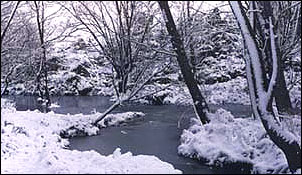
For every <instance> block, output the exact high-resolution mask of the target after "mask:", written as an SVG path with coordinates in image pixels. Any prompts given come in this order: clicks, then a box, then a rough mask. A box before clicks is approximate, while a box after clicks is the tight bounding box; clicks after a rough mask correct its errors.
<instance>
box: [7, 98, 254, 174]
mask: <svg viewBox="0 0 302 175" xmlns="http://www.w3.org/2000/svg"><path fill="white" fill-rule="evenodd" d="M6 98H10V99H12V100H14V101H15V103H16V109H17V110H21V111H24V110H28V109H29V110H34V109H37V108H38V109H39V108H41V107H40V105H39V103H38V102H37V100H36V97H33V96H9V97H6ZM52 102H55V103H57V104H59V106H60V107H58V108H53V109H52V110H53V111H54V112H56V113H61V114H67V113H70V114H77V113H83V114H89V113H91V112H92V111H97V112H103V111H104V110H105V109H106V108H108V107H109V106H110V105H111V104H112V102H110V101H109V98H108V97H102V96H60V97H52ZM209 107H210V109H211V111H212V112H214V111H215V110H217V109H218V108H224V109H227V110H229V111H231V112H232V114H233V115H234V116H236V117H248V116H250V115H251V107H250V106H246V105H238V104H224V105H209ZM127 111H139V112H143V113H145V114H146V116H145V117H144V118H143V120H137V121H134V122H132V123H130V124H126V125H123V126H119V127H109V128H105V129H102V131H101V132H100V134H99V135H96V136H84V137H83V136H82V137H74V138H71V139H69V141H70V147H69V149H71V150H74V149H76V150H81V151H85V150H91V149H93V150H95V151H97V152H99V153H101V154H103V155H108V154H112V152H113V151H114V150H115V149H116V148H117V147H119V148H121V150H122V153H125V152H127V151H131V152H132V153H133V154H134V155H138V154H145V155H155V156H157V157H159V158H160V159H161V160H163V161H166V162H169V163H171V164H172V165H173V166H174V167H175V168H177V169H180V170H182V171H183V173H186V174H236V173H240V174H243V173H248V172H249V170H248V169H246V168H244V167H241V166H240V165H232V166H224V167H223V168H216V167H210V166H207V165H206V164H205V163H204V162H201V161H197V160H193V159H190V158H186V157H183V156H179V155H178V154H177V147H178V145H179V144H180V142H179V138H180V135H181V133H182V129H183V128H187V127H188V126H189V122H188V121H189V120H188V118H190V117H194V113H193V109H192V107H188V106H177V105H161V106H155V105H143V104H130V105H125V106H122V107H120V108H118V109H116V110H115V111H114V112H113V113H117V112H127ZM180 121H181V123H182V124H181V125H179V124H178V123H179V122H180ZM241 169H242V170H241Z"/></svg>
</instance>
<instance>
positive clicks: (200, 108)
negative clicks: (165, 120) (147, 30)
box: [158, 1, 209, 124]
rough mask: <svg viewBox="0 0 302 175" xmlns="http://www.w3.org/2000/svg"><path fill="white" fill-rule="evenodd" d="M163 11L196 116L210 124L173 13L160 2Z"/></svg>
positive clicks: (204, 103) (204, 102) (166, 3)
mask: <svg viewBox="0 0 302 175" xmlns="http://www.w3.org/2000/svg"><path fill="white" fill-rule="evenodd" d="M158 3H159V6H160V8H161V11H162V13H163V18H164V19H165V23H166V27H167V30H168V33H169V35H170V36H171V42H172V46H173V48H174V49H175V52H176V54H177V61H178V64H179V67H180V70H181V73H182V74H183V77H184V80H185V83H186V85H187V87H188V89H189V92H190V94H191V97H192V99H193V106H194V110H195V112H196V115H197V116H198V117H199V118H200V120H201V122H202V123H203V124H205V123H208V122H209V119H208V117H207V112H208V106H207V103H206V101H205V99H204V97H203V96H202V94H201V92H200V90H199V88H198V86H197V83H196V81H195V79H194V74H193V72H192V70H191V68H190V65H189V63H188V59H187V56H186V52H185V49H184V45H183V43H182V41H181V39H180V35H179V33H178V32H177V30H176V26H175V23H174V20H173V17H172V15H171V11H170V9H169V6H168V2H167V1H158Z"/></svg>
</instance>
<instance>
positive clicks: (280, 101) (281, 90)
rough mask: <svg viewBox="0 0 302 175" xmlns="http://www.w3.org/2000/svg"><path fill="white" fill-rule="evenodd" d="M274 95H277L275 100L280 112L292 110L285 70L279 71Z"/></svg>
mask: <svg viewBox="0 0 302 175" xmlns="http://www.w3.org/2000/svg"><path fill="white" fill-rule="evenodd" d="M280 66H281V65H280ZM280 66H279V67H280ZM274 97H275V102H276V105H277V109H278V112H279V113H280V114H282V113H290V112H291V109H292V105H291V101H290V97H289V91H288V90H287V86H286V82H285V77H284V71H283V70H279V71H278V74H277V82H276V86H275V89H274Z"/></svg>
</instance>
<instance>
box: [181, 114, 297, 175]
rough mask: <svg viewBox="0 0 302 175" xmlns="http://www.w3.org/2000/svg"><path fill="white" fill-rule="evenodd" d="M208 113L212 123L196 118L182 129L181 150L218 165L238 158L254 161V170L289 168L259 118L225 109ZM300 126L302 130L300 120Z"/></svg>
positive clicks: (252, 163) (269, 171)
mask: <svg viewBox="0 0 302 175" xmlns="http://www.w3.org/2000/svg"><path fill="white" fill-rule="evenodd" d="M209 117H210V119H211V122H210V123H209V124H205V125H201V124H200V122H199V121H197V120H196V119H193V120H194V122H195V124H194V125H193V126H191V127H190V128H189V129H188V130H184V131H183V133H182V135H181V140H180V141H181V145H180V146H179V147H178V153H179V154H181V155H184V156H188V157H191V158H198V159H205V160H207V163H208V164H209V165H216V166H222V165H224V164H226V163H236V162H237V163H239V162H240V163H247V164H251V165H253V169H252V172H253V173H280V172H287V171H288V165H287V161H286V158H285V155H284V154H283V153H282V151H281V150H280V149H279V148H278V147H277V146H275V145H274V143H273V142H272V141H271V140H270V139H269V138H268V136H267V134H266V132H265V130H264V128H263V126H262V123H261V122H260V121H259V120H254V119H252V118H234V116H233V115H232V114H231V113H230V112H228V111H226V110H224V109H219V110H217V112H216V113H214V114H209ZM298 128H299V130H301V123H300V125H299V127H298ZM297 130H298V129H297Z"/></svg>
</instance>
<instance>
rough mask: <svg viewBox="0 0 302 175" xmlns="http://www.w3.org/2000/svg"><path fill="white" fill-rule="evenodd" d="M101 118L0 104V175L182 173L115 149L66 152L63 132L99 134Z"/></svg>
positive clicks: (114, 119) (111, 120)
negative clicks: (19, 109) (2, 174)
mask: <svg viewBox="0 0 302 175" xmlns="http://www.w3.org/2000/svg"><path fill="white" fill-rule="evenodd" d="M98 115H100V113H95V114H91V115H82V114H76V115H62V114H55V113H53V112H49V113H46V114H45V113H40V112H39V111H16V109H15V108H14V107H13V105H12V104H11V103H10V102H8V101H7V100H3V99H1V173H49V174H53V173H74V174H75V173H83V174H84V173H127V174H128V173H173V174H174V173H178V174H179V173H181V171H180V170H176V169H174V167H173V166H172V165H171V164H169V163H166V162H163V161H161V160H160V159H158V158H157V157H155V156H147V155H135V156H134V155H132V153H131V152H128V153H125V154H121V151H120V149H119V148H117V149H116V150H115V151H114V152H113V154H111V155H108V156H105V155H101V154H99V153H97V152H96V151H94V150H91V151H83V152H82V151H76V150H68V149H66V147H67V146H68V144H69V142H68V140H67V139H64V138H62V137H61V136H60V135H61V134H62V132H63V131H65V134H66V132H67V133H68V135H69V136H70V135H75V134H77V132H78V131H81V132H84V133H86V134H88V135H93V134H96V133H97V132H98V131H99V130H100V129H99V128H97V127H95V126H92V125H91V124H90V123H92V121H93V120H95V118H96V117H97V116H98ZM142 116H143V114H142V113H135V112H128V113H121V114H114V115H109V116H108V117H107V120H106V121H107V122H102V123H99V124H100V125H101V126H102V127H106V126H110V125H117V124H118V123H121V122H124V121H125V120H131V119H133V118H134V117H142Z"/></svg>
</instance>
